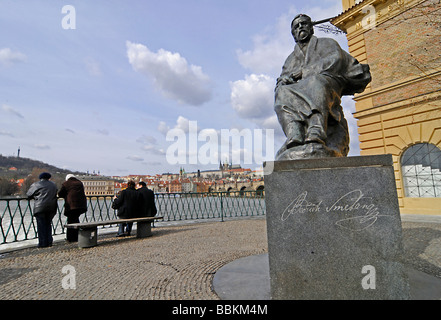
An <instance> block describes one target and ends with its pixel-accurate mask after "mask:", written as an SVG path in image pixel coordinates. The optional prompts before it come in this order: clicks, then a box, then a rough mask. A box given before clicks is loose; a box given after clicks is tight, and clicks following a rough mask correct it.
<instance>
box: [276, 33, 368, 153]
mask: <svg viewBox="0 0 441 320" xmlns="http://www.w3.org/2000/svg"><path fill="white" fill-rule="evenodd" d="M283 79H285V81H287V80H286V79H290V80H288V84H284V83H283V82H282V80H283ZM370 81H371V75H370V72H369V66H368V65H365V64H360V63H359V62H358V61H357V60H356V59H355V58H354V57H352V56H351V55H350V54H349V53H347V52H345V51H344V50H342V49H341V47H340V46H339V44H338V43H337V42H336V41H335V40H333V39H330V38H317V37H315V36H312V38H311V39H310V41H309V43H308V45H307V48H306V53H305V54H304V53H303V51H302V50H301V49H300V47H299V45H298V44H297V45H296V46H295V48H294V51H293V52H292V53H291V54H290V55H289V56H288V58H287V59H286V61H285V64H284V66H283V68H282V73H281V75H280V77H279V78H278V79H277V86H276V90H275V91H276V93H275V106H280V107H281V108H278V109H276V112H277V116H278V119H279V122H280V124H281V126H282V129H283V130H284V131H285V127H286V125H288V124H289V123H290V122H292V121H300V122H304V121H305V120H306V119H307V118H308V117H310V116H311V115H312V113H313V112H319V113H320V114H322V116H323V117H324V119H325V121H326V126H327V128H324V129H325V130H326V129H327V136H328V140H329V141H327V146H328V147H330V148H335V149H338V151H339V152H341V153H343V155H344V156H346V155H347V152H348V151H349V147H348V144H349V135H348V133H347V123H346V120H345V119H344V116H343V110H342V107H341V105H340V103H341V96H342V95H353V94H354V93H360V92H363V91H364V89H365V88H366V86H367V84H368V83H369V82H370ZM341 131H346V132H341ZM285 133H286V131H285ZM339 140H342V141H339ZM345 144H346V146H344V145H345ZM281 151H282V150H281Z"/></svg>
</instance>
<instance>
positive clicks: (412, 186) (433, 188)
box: [401, 143, 441, 198]
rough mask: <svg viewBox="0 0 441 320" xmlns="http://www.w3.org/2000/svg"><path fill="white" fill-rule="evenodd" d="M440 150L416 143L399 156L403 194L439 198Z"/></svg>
mask: <svg viewBox="0 0 441 320" xmlns="http://www.w3.org/2000/svg"><path fill="white" fill-rule="evenodd" d="M440 170H441V150H440V149H439V148H438V147H437V146H435V145H434V144H431V143H418V144H414V145H413V146H411V147H409V148H408V149H407V150H406V151H404V153H403V155H402V156H401V172H402V176H403V184H404V195H405V196H406V197H410V198H441V172H440Z"/></svg>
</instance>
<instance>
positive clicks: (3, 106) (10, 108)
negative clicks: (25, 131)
mask: <svg viewBox="0 0 441 320" xmlns="http://www.w3.org/2000/svg"><path fill="white" fill-rule="evenodd" d="M2 110H3V111H6V112H7V113H10V114H13V115H14V116H16V117H19V118H21V119H24V116H23V115H22V114H21V113H20V112H18V111H17V110H15V109H14V108H13V107H11V106H9V105H7V104H4V105H2Z"/></svg>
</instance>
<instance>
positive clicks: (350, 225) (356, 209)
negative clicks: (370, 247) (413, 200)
mask: <svg viewBox="0 0 441 320" xmlns="http://www.w3.org/2000/svg"><path fill="white" fill-rule="evenodd" d="M307 196H308V192H307V191H304V192H302V193H301V194H300V195H299V196H297V197H296V198H295V199H294V200H293V201H292V202H291V203H290V204H289V205H288V206H287V207H286V209H285V210H284V211H283V213H282V216H281V220H282V221H285V220H287V219H288V218H289V217H290V216H291V215H293V214H306V213H318V212H321V210H322V208H324V210H325V212H326V213H343V214H345V215H346V216H347V215H348V214H354V216H351V217H349V218H344V219H340V220H338V221H336V222H335V224H336V225H338V226H339V227H342V228H345V229H349V230H352V231H362V230H365V229H366V228H369V227H370V226H372V225H373V224H374V223H375V222H377V220H378V217H390V215H382V214H380V212H379V209H378V206H377V205H376V204H375V203H374V202H373V200H372V198H371V197H366V196H365V195H364V194H363V192H362V191H361V190H360V189H357V190H353V191H350V192H348V193H346V194H344V195H343V196H341V197H340V198H338V199H337V200H336V201H335V202H333V203H332V204H331V205H330V206H324V205H323V206H322V204H323V201H317V202H315V203H314V202H311V201H308V200H307Z"/></svg>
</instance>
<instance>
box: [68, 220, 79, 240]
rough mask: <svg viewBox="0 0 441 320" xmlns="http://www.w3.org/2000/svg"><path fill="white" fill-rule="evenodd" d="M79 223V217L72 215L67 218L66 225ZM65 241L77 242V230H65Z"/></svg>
mask: <svg viewBox="0 0 441 320" xmlns="http://www.w3.org/2000/svg"><path fill="white" fill-rule="evenodd" d="M79 222H80V216H79V215H77V214H73V215H70V216H69V217H67V224H70V223H79ZM66 240H67V241H69V242H78V229H74V228H67V231H66Z"/></svg>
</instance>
